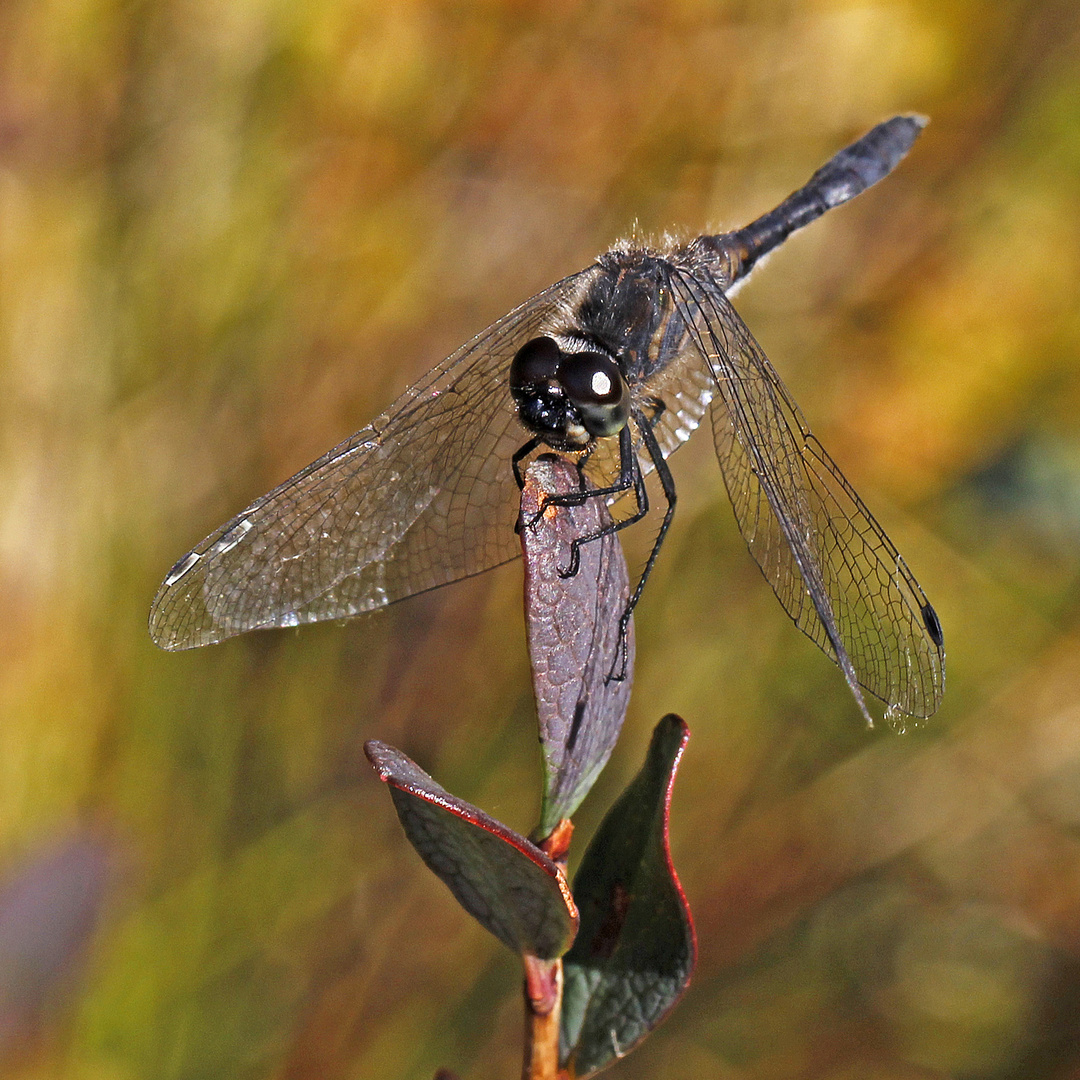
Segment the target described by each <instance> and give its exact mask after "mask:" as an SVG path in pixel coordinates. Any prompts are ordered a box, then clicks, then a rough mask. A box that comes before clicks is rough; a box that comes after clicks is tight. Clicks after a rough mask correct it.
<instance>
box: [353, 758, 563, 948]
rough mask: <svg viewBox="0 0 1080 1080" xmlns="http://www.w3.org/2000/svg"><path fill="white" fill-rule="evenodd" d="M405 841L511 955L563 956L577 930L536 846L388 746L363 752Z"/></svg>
mask: <svg viewBox="0 0 1080 1080" xmlns="http://www.w3.org/2000/svg"><path fill="white" fill-rule="evenodd" d="M364 751H365V753H366V754H367V756H368V760H369V761H370V762H371V764H372V765H374V766H375V769H376V770H377V772H378V773H379V777H380V778H381V779H382V780H383V781H385V782H386V783H387V784H388V785H389V786H390V795H391V797H392V798H393V800H394V807H395V809H396V810H397V814H398V818H399V819H400V821H401V824H402V827H403V828H404V829H405V835H406V836H407V837H408V838H409V842H410V843H411V844H412V846H413V847H414V848H416V850H417V851H418V852H419V853H420V857H421V858H422V859H423V860H424V862H425V863H427V865H428V867H429V868H430V869H431V870H432V871H433V872H434V873H435V874H437V875H438V876H439V877H440V878H441V879H442V880H443V882H444V883H445V884H446V885H447V887H448V888H449V889H450V891H451V892H452V893H453V894H454V896H455V897H456V898H457V901H458V903H459V904H461V906H462V907H463V908H464V909H465V910H466V911H467V912H468V913H469V914H470V915H472V916H473V918H475V919H476V920H477V921H478V922H479V923H480V925H481V926H483V927H484V928H485V929H487V930H490V931H491V932H492V933H493V934H494V935H495V936H496V937H497V938H498V939H499V940H500V941H501V942H502V943H503V944H504V945H506V946H507V947H508V948H510V949H512V950H513V951H514V952H516V953H521V954H531V955H533V956H538V957H540V958H542V959H554V958H555V957H557V956H561V955H562V954H563V953H564V952H565V951H566V949H567V947H568V946H569V944H570V942H571V941H572V940H573V938H574V933H575V931H576V930H577V909H576V908H575V907H574V901H573V898H572V897H571V895H570V890H569V888H568V887H567V884H566V879H565V878H564V877H563V874H562V871H561V870H560V869H559V867H558V866H556V865H555V863H554V862H552V861H551V859H549V858H548V857H547V855H545V854H544V853H543V852H542V851H541V850H540V849H539V848H538V847H536V845H535V844H533V843H532V842H531V841H529V840H527V839H526V838H525V837H524V836H521V835H520V834H519V833H516V832H514V831H513V830H512V829H508V828H507V827H506V826H505V825H503V824H501V823H500V822H498V821H496V820H495V819H494V818H492V817H489V816H488V815H487V814H485V813H484V812H483V811H482V810H478V809H477V808H476V807H475V806H472V805H471V804H469V803H467V802H465V801H464V800H462V799H457V798H455V797H454V796H453V795H451V794H449V792H447V791H446V790H445V789H444V788H441V787H440V786H439V785H438V784H436V783H435V781H434V780H432V779H431V777H430V776H428V774H427V773H426V772H424V770H423V769H421V768H420V766H419V765H417V764H416V763H415V762H413V761H411V760H410V759H409V758H407V757H406V756H405V755H404V754H402V753H401V752H400V751H398V750H395V749H394V748H393V747H392V746H387V745H386V743H382V742H378V741H377V740H374V739H373V740H371V741H370V742H368V743H366V744H365V746H364Z"/></svg>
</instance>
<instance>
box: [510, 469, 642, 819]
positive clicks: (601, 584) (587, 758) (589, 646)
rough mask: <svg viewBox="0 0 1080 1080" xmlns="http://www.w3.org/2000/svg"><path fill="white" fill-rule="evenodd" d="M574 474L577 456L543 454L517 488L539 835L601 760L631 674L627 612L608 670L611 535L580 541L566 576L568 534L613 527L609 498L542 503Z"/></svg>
mask: <svg viewBox="0 0 1080 1080" xmlns="http://www.w3.org/2000/svg"><path fill="white" fill-rule="evenodd" d="M581 483H582V480H581V474H580V472H579V470H578V468H577V466H576V465H575V464H573V463H572V462H570V461H567V460H565V459H564V458H559V457H555V456H553V455H550V454H545V455H543V456H542V457H539V458H537V459H536V460H535V461H534V462H533V463H532V464H531V465H530V466H529V468H528V470H527V471H526V474H525V486H524V488H523V489H522V492H521V519H520V520H521V527H520V531H521V546H522V551H523V553H524V557H525V622H526V632H527V636H528V642H529V658H530V660H531V663H532V672H533V689H534V691H535V694H536V711H537V715H538V718H539V721H540V744H541V748H542V752H543V757H544V797H543V803H542V807H541V812H540V825H539V828H538V830H537V833H538V835H540V836H546V835H548V834H549V833H550V832H551V830H552V829H554V828H555V826H556V825H557V824H558V823H559V821H560V820H561V819H563V818H568V817H570V815H571V814H572V813H573V812H574V811H575V810H576V809H577V808H578V806H579V805H580V804H581V800H582V799H584V798H585V796H586V795H587V794H588V793H589V789H590V788H591V787H592V785H593V784H594V783H595V781H596V778H597V776H598V775H599V774H600V770H601V769H603V767H604V765H605V764H607V760H608V758H609V757H610V756H611V750H612V748H613V747H614V745H615V742H616V740H617V739H618V737H619V731H620V730H621V728H622V723H623V719H624V718H625V716H626V707H627V704H628V702H629V700H630V687H631V684H632V682H633V670H634V627H633V621H632V620H631V623H630V626H629V627H628V631H627V640H626V664H625V669H624V671H623V674H624V677H623V678H622V679H613V678H609V677H608V676H609V674H610V672H611V670H612V667H613V666H618V667H621V666H622V663H621V659H622V658H621V656H620V654H619V646H620V642H619V636H620V631H619V621H620V619H621V618H622V614H623V611H624V610H625V609H626V604H627V600H628V598H629V595H630V582H629V575H628V574H627V570H626V559H625V558H624V557H623V553H622V546H621V545H620V544H619V541H618V537H617V536H616V535H615V534H614V533H609V534H607V535H606V536H603V537H602V538H600V539H598V540H593V541H591V542H589V543H587V544H582V545H581V546H580V547H579V548H578V557H579V563H578V568H577V572H576V573H575V574H572V575H570V576H567V577H564V576H563V574H565V572H566V570H567V569H568V568H569V567H570V562H571V542H572V541H573V540H574V539H575V538H580V537H590V536H595V535H596V534H597V533H599V532H601V531H602V530H604V529H605V528H608V527H610V526H611V524H612V521H611V515H610V514H609V513H608V508H607V505H606V503H605V502H604V500H603V499H602V498H589V499H586V500H585V502H583V503H582V504H581V505H580V506H550V505H549V506H547V507H546V509H543V510H541V508H542V507H544V500H545V497H546V496H550V495H561V494H566V493H569V492H577V491H580V490H581Z"/></svg>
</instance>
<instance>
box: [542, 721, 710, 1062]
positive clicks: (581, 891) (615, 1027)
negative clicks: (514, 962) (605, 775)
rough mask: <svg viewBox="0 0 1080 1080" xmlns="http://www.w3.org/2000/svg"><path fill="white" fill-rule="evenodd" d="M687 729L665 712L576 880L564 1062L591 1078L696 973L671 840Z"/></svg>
mask: <svg viewBox="0 0 1080 1080" xmlns="http://www.w3.org/2000/svg"><path fill="white" fill-rule="evenodd" d="M689 736H690V732H689V731H688V729H687V727H686V724H685V723H683V721H682V720H681V719H680V718H679V717H677V716H675V715H668V716H665V717H664V719H663V720H661V721H660V723H659V724H657V725H656V730H655V731H654V732H653V737H652V742H651V743H650V745H649V752H648V754H647V755H646V758H645V764H644V766H642V769H641V772H639V773H638V775H637V776H636V777H635V778H634V780H633V781H631V783H630V785H629V786H628V787H627V789H626V790H625V791H624V792H623V793H622V795H621V796H620V797H619V799H618V801H617V802H616V803H615V805H614V806H612V808H611V809H610V810H609V811H608V813H607V815H606V816H605V818H604V820H603V822H602V823H601V825H600V828H599V829H598V830H597V833H596V835H595V836H594V837H593V840H592V843H591V844H590V845H589V848H588V850H587V851H586V852H585V857H584V859H583V860H582V863H581V868H580V869H579V870H578V872H577V876H576V877H575V878H574V899H575V901H576V902H577V905H578V908H579V910H580V912H581V928H580V930H579V932H578V936H577V938H576V940H575V941H574V946H573V948H572V949H571V950H570V951H569V952H568V953H567V954H566V956H565V957H564V958H563V973H564V980H565V983H564V990H563V1007H562V1029H561V1034H560V1052H559V1057H560V1061H561V1063H562V1064H564V1065H569V1066H570V1068H571V1075H572V1076H576V1077H583V1076H588V1075H590V1074H591V1073H594V1072H596V1071H597V1070H598V1069H602V1068H603V1067H604V1066H605V1065H608V1064H610V1062H611V1061H612V1060H614V1059H615V1058H617V1057H622V1056H623V1055H624V1054H626V1053H627V1052H628V1051H629V1050H631V1049H632V1048H633V1047H634V1046H635V1045H636V1044H637V1043H638V1042H640V1041H641V1040H642V1039H643V1038H644V1037H645V1036H646V1035H648V1033H649V1032H650V1031H651V1030H652V1029H653V1028H654V1027H655V1026H656V1025H657V1024H658V1023H659V1022H660V1021H661V1020H662V1019H663V1017H664V1016H665V1015H666V1013H667V1012H668V1010H669V1009H670V1008H671V1007H672V1005H674V1004H675V1002H676V1001H677V1000H678V998H679V996H680V995H681V994H682V992H683V991H684V990H685V989H686V985H687V983H688V982H689V981H690V973H691V972H692V971H693V969H694V960H695V958H696V955H697V942H696V940H695V937H694V924H693V922H692V921H691V918H690V909H689V907H688V906H687V904H686V897H685V896H684V895H683V891H682V887H681V886H680V884H679V879H678V877H676V875H675V868H674V867H673V866H672V864H671V853H670V850H669V847H668V814H669V810H670V806H671V788H672V784H673V783H674V780H675V770H676V769H677V768H678V764H679V759H680V757H682V752H683V747H684V746H685V745H686V740H687V739H688V738H689Z"/></svg>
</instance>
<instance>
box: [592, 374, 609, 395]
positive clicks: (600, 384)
mask: <svg viewBox="0 0 1080 1080" xmlns="http://www.w3.org/2000/svg"><path fill="white" fill-rule="evenodd" d="M592 392H593V393H594V394H595V395H596V396H597V397H607V396H608V394H610V393H611V376H610V375H608V374H607V373H606V372H603V371H594V372H593V377H592Z"/></svg>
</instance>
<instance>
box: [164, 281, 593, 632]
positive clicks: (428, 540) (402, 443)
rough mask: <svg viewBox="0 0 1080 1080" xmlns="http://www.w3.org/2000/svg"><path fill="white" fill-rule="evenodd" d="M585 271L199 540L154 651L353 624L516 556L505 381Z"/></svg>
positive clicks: (178, 578) (511, 423)
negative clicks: (263, 632)
mask: <svg viewBox="0 0 1080 1080" xmlns="http://www.w3.org/2000/svg"><path fill="white" fill-rule="evenodd" d="M588 273H589V271H587V270H586V271H582V272H581V273H580V274H576V275H573V276H572V277H569V278H566V279H564V280H563V281H561V282H559V283H557V284H555V285H553V286H551V287H550V288H549V289H546V290H544V292H542V293H539V294H537V295H536V296H534V297H533V298H532V299H530V300H527V301H526V302H525V303H524V304H522V305H521V306H520V307H518V308H516V309H515V310H514V311H512V312H510V314H509V315H507V316H505V317H504V318H502V319H500V320H499V321H498V322H496V323H494V324H493V325H491V326H489V327H488V328H487V329H486V330H485V331H484V332H483V333H481V334H480V335H479V336H478V337H476V338H474V339H473V340H472V341H471V342H469V343H468V344H466V345H464V346H462V348H461V349H459V350H458V351H457V352H456V353H454V354H453V355H452V356H450V357H449V358H448V359H447V360H445V361H443V363H441V364H440V365H438V366H437V367H436V368H434V369H433V370H432V371H431V372H429V373H428V375H426V376H425V377H424V378H423V379H422V380H421V381H420V382H418V383H416V384H415V385H414V386H412V387H410V388H409V389H408V390H407V391H405V393H404V394H403V395H402V396H401V397H400V398H398V400H397V401H395V402H394V404H393V405H392V406H391V407H390V408H389V410H387V412H385V413H384V414H383V415H382V416H380V417H379V418H378V419H377V420H375V421H374V423H372V424H371V426H370V427H366V428H364V429H363V430H362V431H359V432H357V433H356V434H355V435H353V436H352V438H350V439H347V440H346V441H345V442H343V443H341V445H340V446H337V447H336V448H335V449H333V450H331V451H330V452H329V453H328V454H326V455H325V456H324V457H322V458H320V459H319V460H318V461H316V462H314V463H313V464H311V465H309V466H308V467H307V468H306V469H303V470H302V471H301V472H299V473H297V474H296V475H295V476H294V477H292V479H290V480H287V481H286V482H285V483H284V484H282V485H281V486H280V487H278V488H275V489H274V490H273V491H271V492H270V493H269V494H268V495H265V496H263V497H262V498H261V499H257V500H256V501H255V502H253V503H252V504H251V505H250V506H249V507H248V508H247V509H246V510H245V511H243V513H241V514H238V515H237V516H236V517H235V518H233V519H232V520H231V521H229V522H227V523H226V524H225V525H223V526H222V527H221V528H220V529H218V530H217V531H216V532H214V533H212V534H211V535H210V536H208V537H207V538H206V539H205V540H204V541H203V542H202V543H201V544H200V545H199V546H198V547H196V548H195V549H194V550H193V551H191V552H190V553H189V554H188V555H186V556H185V557H184V558H183V559H181V560H180V561H179V562H178V563H177V564H176V565H175V566H174V567H173V569H172V570H171V571H170V573H169V575H168V576H167V577H166V579H165V581H164V582H163V584H162V585H161V587H160V589H158V593H157V596H156V597H155V598H154V603H153V606H152V608H151V611H150V634H151V636H152V637H153V639H154V641H155V642H157V644H158V645H160V646H161V647H162V648H166V649H187V648H192V647H194V646H196V645H206V644H210V643H211V642H215V641H220V640H222V639H223V638H227V637H231V636H232V635H234V634H239V633H242V632H244V631H245V630H252V629H255V628H257V627H270V626H295V625H297V624H299V623H303V622H315V621H317V620H319V619H335V618H341V617H343V616H347V615H355V614H359V613H360V612H363V611H370V610H372V609H373V608H377V607H381V606H383V605H385V604H389V603H392V602H393V601H395V600H401V599H403V598H404V597H406V596H411V595H413V594H414V593H419V592H423V591H425V590H426V589H433V588H435V587H436V586H438V585H445V584H447V583H448V582H451V581H457V580H458V579H460V578H464V577H469V576H470V575H472V574H478V573H480V572H481V571H482V570H487V569H489V568H490V567H492V566H496V565H498V564H499V563H502V562H506V561H507V560H509V559H511V558H513V557H514V556H515V555H517V554H518V553H519V551H518V543H517V537H516V536H515V534H514V523H515V520H516V516H517V508H518V490H517V485H516V483H515V481H514V477H513V472H512V470H511V466H510V458H511V456H512V455H513V453H514V452H515V451H516V450H517V449H518V448H519V447H520V446H521V445H522V444H523V443H524V442H525V441H526V439H527V435H526V434H525V432H524V429H522V428H521V426H520V424H519V423H518V421H517V417H516V414H515V412H514V407H513V402H512V400H511V397H510V392H509V389H508V387H507V385H506V377H507V371H508V368H509V364H510V360H511V359H512V357H513V355H514V353H515V351H516V350H517V349H518V348H520V346H521V344H522V343H523V342H524V341H526V340H527V339H528V338H530V337H534V336H536V334H537V333H538V332H539V329H540V327H541V326H542V325H543V324H544V323H545V321H546V320H550V319H551V318H552V317H553V315H555V314H556V313H557V312H558V311H559V310H560V306H561V305H563V304H564V303H565V302H566V301H567V299H568V298H569V297H570V296H571V295H572V294H573V293H574V291H575V290H576V288H577V287H578V284H579V282H580V279H581V278H582V277H583V275H586V274H588Z"/></svg>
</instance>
